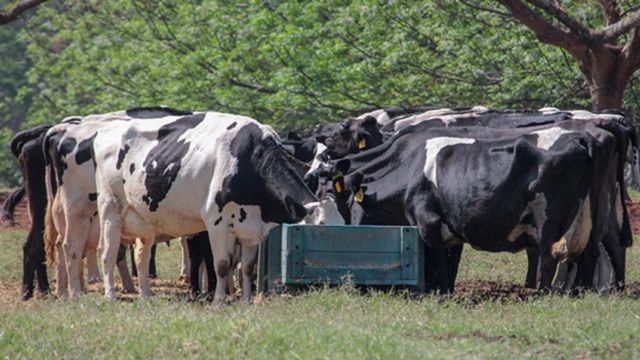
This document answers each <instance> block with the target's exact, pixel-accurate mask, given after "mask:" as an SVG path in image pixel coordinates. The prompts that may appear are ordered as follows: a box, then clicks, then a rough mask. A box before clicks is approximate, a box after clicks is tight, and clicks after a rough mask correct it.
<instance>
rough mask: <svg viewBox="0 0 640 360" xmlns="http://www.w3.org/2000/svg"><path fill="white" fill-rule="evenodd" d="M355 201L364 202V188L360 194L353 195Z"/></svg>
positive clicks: (359, 191)
mask: <svg viewBox="0 0 640 360" xmlns="http://www.w3.org/2000/svg"><path fill="white" fill-rule="evenodd" d="M353 200H354V201H356V202H362V200H364V191H362V188H360V190H358V192H357V193H356V194H355V195H353Z"/></svg>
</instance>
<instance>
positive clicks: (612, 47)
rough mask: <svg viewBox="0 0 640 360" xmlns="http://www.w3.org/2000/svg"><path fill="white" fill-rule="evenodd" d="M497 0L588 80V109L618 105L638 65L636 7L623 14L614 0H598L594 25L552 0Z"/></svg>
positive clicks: (639, 40)
mask: <svg viewBox="0 0 640 360" xmlns="http://www.w3.org/2000/svg"><path fill="white" fill-rule="evenodd" d="M498 2H500V3H501V4H502V5H504V6H505V7H506V8H507V9H509V10H510V11H511V13H512V14H513V16H515V17H516V18H517V19H518V20H519V21H520V22H521V23H522V24H524V25H525V26H526V27H528V28H529V29H531V30H532V31H533V32H534V33H535V35H536V36H537V38H538V39H539V40H540V41H541V42H543V43H546V44H551V45H555V46H558V47H560V48H562V49H564V50H565V51H567V52H568V53H569V54H571V56H572V57H573V58H574V59H575V60H576V61H577V62H578V64H579V67H580V71H581V72H582V73H583V74H584V76H585V77H586V79H587V82H588V84H589V90H590V93H591V100H592V107H593V110H595V111H600V110H603V109H607V108H621V107H622V103H623V97H624V91H625V88H626V87H627V85H628V83H629V81H630V80H631V78H632V76H633V74H634V72H635V71H636V70H637V69H638V68H640V8H639V7H638V6H634V7H630V8H629V9H628V10H627V11H625V12H623V10H622V6H621V4H619V2H618V1H616V0H600V1H598V4H599V6H600V8H601V18H600V19H599V20H600V22H601V25H602V26H601V27H600V28H597V29H596V28H591V27H589V26H588V25H585V24H583V23H582V21H580V19H578V18H577V17H575V16H574V17H572V16H571V15H569V12H568V11H566V10H565V9H564V8H563V7H562V6H561V5H560V3H559V2H558V1H555V0H554V1H549V0H526V1H520V0H498ZM594 3H595V1H594ZM591 20H593V21H594V22H595V21H597V20H596V19H591Z"/></svg>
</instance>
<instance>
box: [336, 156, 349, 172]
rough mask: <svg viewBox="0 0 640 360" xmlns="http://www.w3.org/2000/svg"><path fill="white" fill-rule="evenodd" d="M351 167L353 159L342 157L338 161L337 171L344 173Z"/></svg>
mask: <svg viewBox="0 0 640 360" xmlns="http://www.w3.org/2000/svg"><path fill="white" fill-rule="evenodd" d="M350 167H351V160H349V159H341V160H338V162H337V163H336V168H335V169H336V172H341V173H343V174H346V173H347V172H348V171H349V168H350Z"/></svg>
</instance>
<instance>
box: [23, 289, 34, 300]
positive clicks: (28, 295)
mask: <svg viewBox="0 0 640 360" xmlns="http://www.w3.org/2000/svg"><path fill="white" fill-rule="evenodd" d="M32 297H33V291H28V290H27V291H23V292H22V294H21V295H20V298H21V299H22V301H27V300H29V299H31V298H32Z"/></svg>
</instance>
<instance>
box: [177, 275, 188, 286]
mask: <svg viewBox="0 0 640 360" xmlns="http://www.w3.org/2000/svg"><path fill="white" fill-rule="evenodd" d="M178 282H179V283H181V284H188V283H189V278H188V277H187V275H185V274H182V275H180V277H179V278H178Z"/></svg>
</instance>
